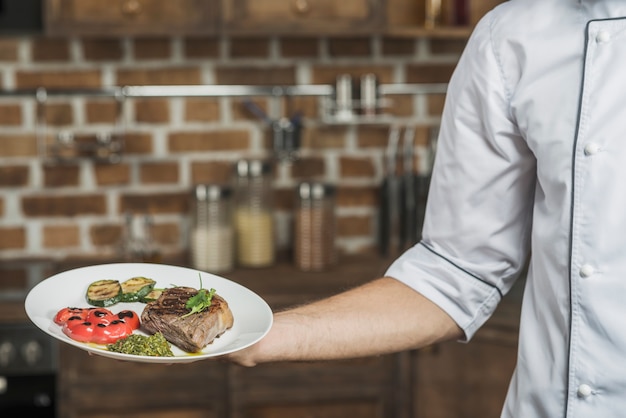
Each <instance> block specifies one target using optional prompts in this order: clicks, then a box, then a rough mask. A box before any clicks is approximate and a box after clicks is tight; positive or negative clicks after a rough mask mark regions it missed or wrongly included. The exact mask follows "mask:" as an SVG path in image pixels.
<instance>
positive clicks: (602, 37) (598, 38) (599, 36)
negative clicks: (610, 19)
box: [596, 30, 611, 44]
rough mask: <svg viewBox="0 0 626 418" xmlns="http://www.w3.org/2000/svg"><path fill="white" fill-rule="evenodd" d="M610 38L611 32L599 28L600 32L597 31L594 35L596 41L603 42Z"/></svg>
mask: <svg viewBox="0 0 626 418" xmlns="http://www.w3.org/2000/svg"><path fill="white" fill-rule="evenodd" d="M610 40H611V34H610V33H609V32H607V31H605V30H601V31H600V32H598V34H597V35H596V42H598V43H600V44H601V43H604V42H608V41H610Z"/></svg>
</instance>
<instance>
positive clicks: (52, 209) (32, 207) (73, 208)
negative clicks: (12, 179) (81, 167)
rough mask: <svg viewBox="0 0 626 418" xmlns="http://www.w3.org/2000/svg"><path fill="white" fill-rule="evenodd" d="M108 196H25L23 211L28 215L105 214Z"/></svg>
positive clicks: (69, 215)
mask: <svg viewBox="0 0 626 418" xmlns="http://www.w3.org/2000/svg"><path fill="white" fill-rule="evenodd" d="M106 210H107V204H106V198H105V197H104V196H103V195H99V194H89V195H58V194H55V195H53V196H25V197H23V198H22V212H23V213H24V215H25V216H27V217H40V216H43V217H49V216H58V217H74V216H77V215H104V214H105V213H106Z"/></svg>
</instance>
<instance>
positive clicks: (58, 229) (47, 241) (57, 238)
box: [43, 225, 80, 248]
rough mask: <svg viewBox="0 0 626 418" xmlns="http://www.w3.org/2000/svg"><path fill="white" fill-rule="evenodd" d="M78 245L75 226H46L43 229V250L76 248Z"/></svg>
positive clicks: (77, 230)
mask: <svg viewBox="0 0 626 418" xmlns="http://www.w3.org/2000/svg"><path fill="white" fill-rule="evenodd" d="M79 244H80V236H79V229H78V226H77V225H46V226H44V228H43V246H44V247H45V248H66V247H76V246H78V245H79Z"/></svg>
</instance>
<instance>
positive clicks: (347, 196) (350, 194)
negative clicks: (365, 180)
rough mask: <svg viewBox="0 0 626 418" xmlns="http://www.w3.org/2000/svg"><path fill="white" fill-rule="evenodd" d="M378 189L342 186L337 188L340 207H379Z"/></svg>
mask: <svg viewBox="0 0 626 418" xmlns="http://www.w3.org/2000/svg"><path fill="white" fill-rule="evenodd" d="M378 193H379V192H378V188H377V187H368V186H363V187H359V186H340V187H338V188H337V206H338V207H358V206H369V207H371V206H377V205H378V202H379V198H378Z"/></svg>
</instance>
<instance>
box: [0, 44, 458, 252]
mask: <svg viewBox="0 0 626 418" xmlns="http://www.w3.org/2000/svg"><path fill="white" fill-rule="evenodd" d="M463 45H464V41H463V40H457V41H454V40H452V41H450V40H436V39H432V40H428V39H415V40H414V39H387V38H368V37H364V38H337V39H333V38H330V39H326V38H324V39H321V38H320V39H317V38H294V39H289V38H280V39H277V38H250V39H247V38H232V39H221V38H219V39H218V38H207V39H204V38H189V39H186V38H172V39H165V38H164V39H152V38H151V39H131V38H127V39H92V38H85V39H47V38H44V37H5V38H0V88H1V89H3V90H11V89H32V88H37V87H42V86H43V87H48V88H101V87H111V86H123V85H183V84H244V85H290V84H302V85H304V84H332V83H334V80H335V77H336V76H337V75H338V74H341V73H351V74H353V75H360V74H363V73H366V72H374V73H376V74H377V75H378V77H379V80H380V82H381V83H422V82H437V83H439V82H447V80H448V78H449V76H450V74H451V72H452V70H453V68H454V65H455V63H456V61H457V59H458V57H459V54H460V52H461V50H462V47H463ZM251 99H252V100H253V101H254V102H255V103H256V104H258V105H259V106H260V107H261V108H263V109H264V110H266V112H268V114H269V115H270V116H271V117H273V118H276V117H279V116H283V115H286V114H288V113H290V112H293V111H302V112H303V114H304V132H303V146H302V149H301V156H300V159H298V160H297V161H294V162H279V163H277V166H276V180H275V187H276V195H277V201H276V207H277V212H276V213H277V219H278V225H279V230H280V236H279V247H281V248H289V246H290V242H289V224H290V219H291V218H290V217H291V209H292V207H293V203H292V193H293V192H292V191H293V188H294V186H295V184H297V182H299V181H301V180H309V179H315V180H324V181H328V182H331V183H334V184H336V185H337V190H338V194H337V216H338V230H337V233H338V245H339V248H340V250H341V251H343V252H345V253H367V252H373V251H375V249H376V235H377V227H378V226H377V214H378V209H377V208H378V203H379V196H378V188H379V184H380V182H381V179H382V175H383V153H384V149H385V145H386V143H387V136H388V131H389V127H388V126H385V125H378V126H374V125H347V126H346V125H338V124H325V123H323V122H322V121H321V118H320V111H319V109H320V102H319V98H317V97H294V98H291V99H290V100H287V99H286V98H278V97H254V98H251ZM390 99H391V100H392V102H391V105H390V107H389V108H388V113H390V114H392V115H394V116H395V117H396V118H397V120H398V122H400V123H406V124H411V125H415V126H417V141H416V144H417V145H416V152H417V153H418V155H419V153H420V150H421V149H422V148H423V146H424V144H425V143H426V141H427V138H428V136H429V130H430V129H431V128H432V127H433V126H436V125H437V123H438V118H439V115H440V112H441V109H442V105H443V96H442V95H430V96H412V95H406V96H404V95H394V96H393V97H390ZM242 101H243V99H242V98H232V97H230V98H229V97H226V98H185V97H175V98H169V99H162V98H153V99H146V98H144V99H127V100H126V101H125V102H124V103H123V105H122V106H121V107H118V103H116V102H115V100H113V99H111V98H96V97H86V96H82V97H81V96H68V97H59V96H54V97H50V98H49V99H48V100H47V101H46V106H45V114H46V121H47V125H46V132H47V134H48V135H52V134H53V133H59V132H71V133H72V134H74V135H75V137H77V138H78V137H80V136H84V137H90V136H91V137H93V136H94V135H95V134H97V133H100V132H111V131H115V130H116V129H117V130H119V131H122V132H123V133H124V134H125V150H124V155H123V159H122V161H121V162H120V163H117V164H104V163H98V162H94V161H91V160H89V159H79V160H77V161H75V162H70V163H66V164H51V163H48V162H44V160H43V159H42V158H41V156H40V155H39V154H40V150H39V149H38V143H37V135H36V133H37V123H36V120H37V117H36V115H37V104H36V100H35V99H34V97H15V96H13V97H0V260H1V259H5V260H6V259H9V258H16V257H19V258H22V257H45V258H48V257H50V258H55V259H63V258H67V257H82V256H84V257H91V256H103V257H108V256H111V255H113V254H115V248H116V244H117V242H118V241H119V239H120V234H121V229H122V228H121V225H122V223H123V214H124V212H126V211H131V212H135V213H149V214H151V215H152V216H153V218H154V222H155V229H154V240H155V242H156V243H157V244H158V246H159V248H160V249H161V251H163V252H164V253H166V254H174V255H175V254H181V253H184V251H185V250H186V248H187V228H188V224H189V219H188V218H189V216H188V212H189V206H188V199H187V197H188V195H189V190H190V189H191V186H192V185H193V184H195V183H199V182H224V181H227V180H228V179H229V178H230V175H231V171H232V164H233V162H234V161H236V160H237V159H239V158H244V157H262V156H267V155H269V154H268V146H267V144H268V140H267V139H268V138H267V137H268V132H267V126H266V125H265V124H264V123H263V122H261V121H259V120H258V119H257V118H256V117H254V116H253V115H251V114H250V113H249V112H248V111H247V110H246V109H245V107H244V106H243V104H242ZM120 108H121V113H118V110H119V109H120ZM120 114H121V117H120ZM120 120H121V122H120ZM418 160H419V159H418Z"/></svg>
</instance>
